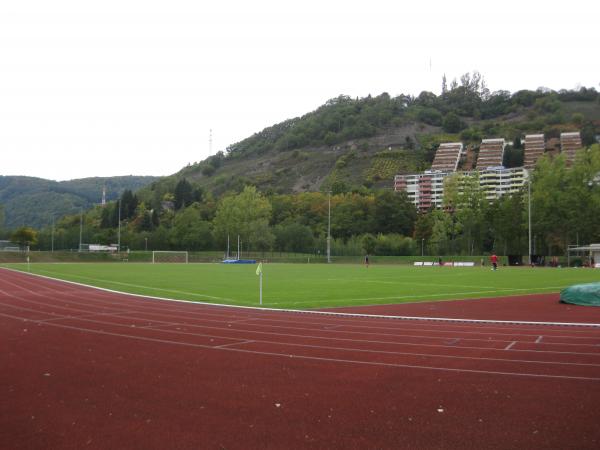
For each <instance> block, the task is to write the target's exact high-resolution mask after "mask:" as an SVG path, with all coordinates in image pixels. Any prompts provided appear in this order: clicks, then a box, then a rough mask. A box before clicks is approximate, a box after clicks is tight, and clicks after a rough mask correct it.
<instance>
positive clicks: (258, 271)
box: [256, 263, 262, 305]
mask: <svg viewBox="0 0 600 450" xmlns="http://www.w3.org/2000/svg"><path fill="white" fill-rule="evenodd" d="M256 275H258V276H259V277H260V278H259V280H260V281H259V283H258V285H259V291H258V292H259V294H258V295H259V297H258V298H259V303H260V304H261V305H262V263H258V267H257V268H256Z"/></svg>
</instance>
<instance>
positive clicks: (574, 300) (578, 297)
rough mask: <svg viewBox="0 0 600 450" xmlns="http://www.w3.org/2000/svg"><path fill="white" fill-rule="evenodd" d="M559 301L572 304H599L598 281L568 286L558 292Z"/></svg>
mask: <svg viewBox="0 0 600 450" xmlns="http://www.w3.org/2000/svg"><path fill="white" fill-rule="evenodd" d="M560 301H561V302H563V303H571V304H573V305H585V306H600V283H587V284H575V285H573V286H569V287H568V288H566V289H563V290H562V291H561V292H560Z"/></svg>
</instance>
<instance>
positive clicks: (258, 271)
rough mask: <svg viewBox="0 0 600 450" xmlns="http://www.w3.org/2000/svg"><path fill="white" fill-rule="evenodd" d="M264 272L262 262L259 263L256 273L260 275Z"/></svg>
mask: <svg viewBox="0 0 600 450" xmlns="http://www.w3.org/2000/svg"><path fill="white" fill-rule="evenodd" d="M261 273H262V263H258V267H257V268H256V275H260V274H261Z"/></svg>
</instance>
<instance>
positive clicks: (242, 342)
mask: <svg viewBox="0 0 600 450" xmlns="http://www.w3.org/2000/svg"><path fill="white" fill-rule="evenodd" d="M252 342H254V341H251V340H246V341H239V342H232V343H231V344H222V345H215V346H213V348H226V347H231V346H233V345H242V344H250V343H252Z"/></svg>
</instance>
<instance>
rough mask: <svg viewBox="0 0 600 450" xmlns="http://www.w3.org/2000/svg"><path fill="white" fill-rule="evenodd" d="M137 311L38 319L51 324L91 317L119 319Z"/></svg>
mask: <svg viewBox="0 0 600 450" xmlns="http://www.w3.org/2000/svg"><path fill="white" fill-rule="evenodd" d="M132 312H135V311H111V312H104V313H95V314H94V313H90V314H82V315H80V316H64V317H53V318H52V319H37V320H38V321H39V322H50V321H53V320H64V319H88V318H90V317H98V316H103V317H110V316H114V317H115V318H119V317H118V316H119V315H120V314H128V313H132Z"/></svg>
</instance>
